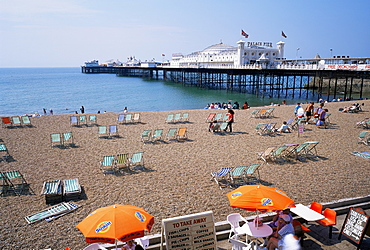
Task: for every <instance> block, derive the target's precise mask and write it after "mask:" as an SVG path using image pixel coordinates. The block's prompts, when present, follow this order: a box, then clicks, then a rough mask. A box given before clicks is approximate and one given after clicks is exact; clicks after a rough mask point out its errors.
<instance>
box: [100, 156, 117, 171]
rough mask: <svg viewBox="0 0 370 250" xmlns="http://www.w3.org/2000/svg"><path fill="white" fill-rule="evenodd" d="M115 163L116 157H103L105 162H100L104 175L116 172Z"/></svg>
mask: <svg viewBox="0 0 370 250" xmlns="http://www.w3.org/2000/svg"><path fill="white" fill-rule="evenodd" d="M114 163H115V162H114V155H107V156H104V157H103V160H102V161H101V162H100V169H101V170H102V172H103V174H104V175H106V174H108V173H115V172H116V169H115V164H114Z"/></svg>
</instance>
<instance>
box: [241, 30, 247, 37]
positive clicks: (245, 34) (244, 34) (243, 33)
mask: <svg viewBox="0 0 370 250" xmlns="http://www.w3.org/2000/svg"><path fill="white" fill-rule="evenodd" d="M242 36H244V37H245V38H248V37H249V35H248V34H247V33H245V32H244V30H242Z"/></svg>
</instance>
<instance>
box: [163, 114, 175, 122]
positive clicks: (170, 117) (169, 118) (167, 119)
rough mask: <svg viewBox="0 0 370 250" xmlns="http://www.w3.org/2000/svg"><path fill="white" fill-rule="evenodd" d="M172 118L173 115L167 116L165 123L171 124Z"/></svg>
mask: <svg viewBox="0 0 370 250" xmlns="http://www.w3.org/2000/svg"><path fill="white" fill-rule="evenodd" d="M173 116H174V115H173V114H168V115H167V118H166V121H165V122H167V123H170V122H173Z"/></svg>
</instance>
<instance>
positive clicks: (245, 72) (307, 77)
mask: <svg viewBox="0 0 370 250" xmlns="http://www.w3.org/2000/svg"><path fill="white" fill-rule="evenodd" d="M349 66H350V65H349ZM361 66H362V68H364V70H363V69H362V68H361V70H355V69H357V68H354V67H349V68H346V69H337V68H336V67H333V66H330V65H329V70H326V69H322V68H319V67H317V66H316V65H294V66H292V65H287V66H284V67H283V66H281V65H279V66H277V67H275V68H268V67H263V65H248V66H247V67H246V66H240V67H212V68H211V67H177V68H176V67H168V66H157V67H141V66H135V67H128V66H115V67H104V66H98V67H96V66H95V67H86V66H82V73H86V74H98V73H109V74H116V75H117V76H125V77H143V78H148V79H152V80H162V81H172V82H176V83H179V84H183V85H189V86H195V87H198V88H204V89H218V90H226V91H237V92H240V93H248V94H255V95H257V96H260V97H262V98H264V97H267V98H269V97H274V98H284V99H289V98H302V99H307V100H319V99H321V98H322V99H323V100H327V101H331V100H333V99H337V98H339V97H341V98H342V99H343V100H350V99H362V98H366V97H368V96H366V94H367V95H369V94H370V70H369V69H370V65H368V64H366V65H361Z"/></svg>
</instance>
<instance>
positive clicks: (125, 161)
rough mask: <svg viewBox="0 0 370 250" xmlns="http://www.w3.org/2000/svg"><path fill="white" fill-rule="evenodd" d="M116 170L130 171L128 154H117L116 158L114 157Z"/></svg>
mask: <svg viewBox="0 0 370 250" xmlns="http://www.w3.org/2000/svg"><path fill="white" fill-rule="evenodd" d="M115 164H116V168H117V169H118V170H123V169H125V168H126V169H128V170H130V168H129V166H130V159H129V157H128V154H127V153H125V154H118V155H117V157H116V162H115Z"/></svg>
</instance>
